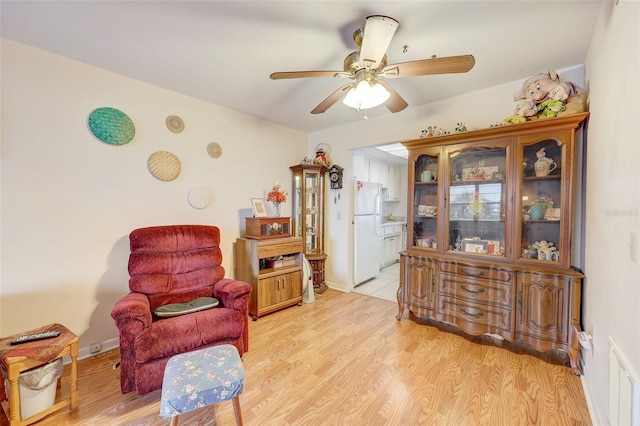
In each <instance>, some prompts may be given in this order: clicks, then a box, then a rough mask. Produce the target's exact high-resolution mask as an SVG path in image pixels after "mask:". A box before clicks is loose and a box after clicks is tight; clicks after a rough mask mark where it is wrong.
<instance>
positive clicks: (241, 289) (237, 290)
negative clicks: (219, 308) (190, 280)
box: [213, 278, 251, 310]
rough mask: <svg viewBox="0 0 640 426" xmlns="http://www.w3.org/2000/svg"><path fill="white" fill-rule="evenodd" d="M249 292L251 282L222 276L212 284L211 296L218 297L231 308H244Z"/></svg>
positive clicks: (245, 307)
mask: <svg viewBox="0 0 640 426" xmlns="http://www.w3.org/2000/svg"><path fill="white" fill-rule="evenodd" d="M250 293H251V284H249V283H246V282H244V281H236V280H233V279H230V278H223V279H221V280H220V281H218V282H217V283H215V284H214V285H213V296H214V297H216V298H218V299H220V301H222V304H223V305H224V306H225V307H227V308H231V309H236V310H246V309H247V299H248V296H249V294H250Z"/></svg>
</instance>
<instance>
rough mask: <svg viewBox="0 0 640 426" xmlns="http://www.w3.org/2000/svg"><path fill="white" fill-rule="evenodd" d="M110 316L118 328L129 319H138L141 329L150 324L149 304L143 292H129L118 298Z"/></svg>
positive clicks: (123, 325)
mask: <svg viewBox="0 0 640 426" xmlns="http://www.w3.org/2000/svg"><path fill="white" fill-rule="evenodd" d="M111 318H113V319H114V320H115V322H116V326H117V327H118V328H124V327H125V324H127V323H128V322H130V321H131V320H136V321H139V322H140V323H141V324H140V325H141V327H140V328H141V329H145V328H147V327H149V326H151V306H150V305H149V299H147V297H146V296H145V295H144V294H140V293H129V294H127V295H126V296H124V297H123V298H122V299H120V300H118V301H117V302H116V304H115V306H114V307H113V310H112V311H111Z"/></svg>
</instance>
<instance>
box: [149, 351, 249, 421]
mask: <svg viewBox="0 0 640 426" xmlns="http://www.w3.org/2000/svg"><path fill="white" fill-rule="evenodd" d="M243 389H244V368H243V366H242V359H240V355H239V354H238V350H237V349H236V347H235V346H233V345H220V346H214V347H212V348H205V349H200V350H197V351H193V352H187V353H184V354H180V355H175V356H173V357H171V359H169V362H168V363H167V366H166V367H165V370H164V378H163V381H162V400H161V402H160V417H162V418H164V419H171V425H172V426H175V425H177V424H178V416H179V415H180V414H183V413H187V412H189V411H193V410H196V409H198V408H202V407H206V406H208V405H213V404H217V403H218V402H222V401H228V400H232V401H233V410H234V412H235V416H236V424H237V425H242V413H241V411H240V398H239V396H240V394H241V393H242V390H243Z"/></svg>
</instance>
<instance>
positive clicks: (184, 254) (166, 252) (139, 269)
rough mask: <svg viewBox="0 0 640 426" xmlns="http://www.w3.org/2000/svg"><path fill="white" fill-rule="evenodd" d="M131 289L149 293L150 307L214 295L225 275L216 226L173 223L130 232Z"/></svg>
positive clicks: (218, 231)
mask: <svg viewBox="0 0 640 426" xmlns="http://www.w3.org/2000/svg"><path fill="white" fill-rule="evenodd" d="M129 242H130V246H131V254H130V256H129V276H130V279H129V290H130V291H132V292H135V293H143V294H145V295H147V297H148V298H149V301H150V303H151V309H152V310H153V309H155V308H156V307H158V306H160V305H163V304H166V303H179V302H186V301H188V300H191V299H193V298H195V297H201V296H211V295H212V288H213V285H214V284H215V283H216V282H217V281H219V280H220V279H222V278H223V277H224V274H225V271H224V268H223V267H222V265H221V263H222V251H221V250H220V230H219V229H218V227H216V226H206V225H171V226H153V227H148V228H140V229H136V230H134V231H133V232H131V234H129Z"/></svg>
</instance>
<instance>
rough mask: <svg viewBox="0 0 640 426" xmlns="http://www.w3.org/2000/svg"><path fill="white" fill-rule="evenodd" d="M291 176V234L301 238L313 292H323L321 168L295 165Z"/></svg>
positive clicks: (322, 172)
mask: <svg viewBox="0 0 640 426" xmlns="http://www.w3.org/2000/svg"><path fill="white" fill-rule="evenodd" d="M290 169H291V172H292V173H293V191H292V193H293V235H294V236H296V237H301V238H302V242H303V251H304V255H305V257H306V258H307V260H308V261H309V263H310V264H311V269H312V270H313V290H314V292H315V293H324V292H325V291H326V290H327V288H328V287H327V284H326V283H325V279H324V267H325V260H326V258H327V255H326V254H325V253H324V196H325V194H324V177H325V174H326V172H327V168H326V167H325V166H320V165H315V164H297V165H295V166H291V167H290Z"/></svg>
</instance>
